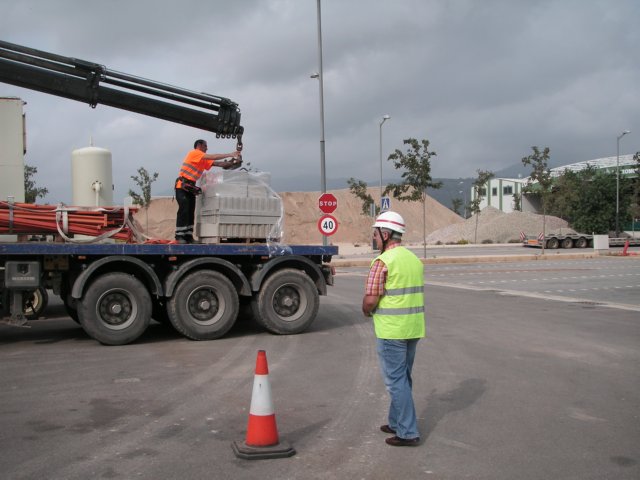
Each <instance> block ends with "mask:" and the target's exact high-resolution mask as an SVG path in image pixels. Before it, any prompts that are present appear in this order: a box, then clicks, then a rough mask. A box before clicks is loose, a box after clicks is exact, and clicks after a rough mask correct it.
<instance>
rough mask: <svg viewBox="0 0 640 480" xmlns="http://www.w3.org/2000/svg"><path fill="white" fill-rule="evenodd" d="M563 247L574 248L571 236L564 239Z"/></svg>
mask: <svg viewBox="0 0 640 480" xmlns="http://www.w3.org/2000/svg"><path fill="white" fill-rule="evenodd" d="M562 248H573V240H572V239H570V238H565V239H564V240H562Z"/></svg>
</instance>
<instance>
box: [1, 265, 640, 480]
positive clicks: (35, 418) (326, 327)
mask: <svg viewBox="0 0 640 480" xmlns="http://www.w3.org/2000/svg"><path fill="white" fill-rule="evenodd" d="M594 260H598V261H599V259H594ZM609 260H610V261H619V262H620V263H619V265H622V264H623V263H624V262H626V263H628V264H631V265H633V267H631V268H633V269H634V270H631V271H630V272H626V273H633V272H636V274H637V272H638V268H640V262H638V261H634V260H632V259H619V258H612V259H609ZM572 261H575V260H572ZM538 263H539V264H540V266H544V265H542V264H543V263H544V264H545V265H546V266H547V267H548V266H549V263H547V262H526V265H524V266H521V265H519V264H515V265H516V268H514V269H512V270H509V268H510V267H509V265H513V264H503V263H501V264H483V265H481V266H479V267H482V269H481V270H477V271H474V268H472V267H470V266H469V265H463V266H461V267H460V268H461V270H456V269H445V268H443V267H444V266H436V265H428V266H426V267H425V272H426V274H425V281H426V287H425V291H426V294H427V311H428V314H427V317H428V320H427V332H428V338H427V339H426V340H424V341H422V342H421V344H420V346H419V347H418V354H417V358H416V363H415V367H414V395H415V399H416V405H417V409H418V417H419V427H420V430H421V432H422V443H421V445H420V446H419V447H417V448H393V447H389V446H387V445H385V443H384V438H385V435H384V434H383V433H381V432H379V431H378V426H379V425H381V424H382V423H386V422H385V414H386V409H387V406H388V398H387V395H386V392H385V391H384V387H383V385H382V382H381V379H380V374H379V372H378V364H377V358H376V353H375V342H374V337H373V332H372V328H371V324H370V321H369V320H368V319H366V318H364V317H362V315H361V313H360V300H361V296H362V291H363V282H364V275H365V272H366V269H365V268H346V267H339V268H338V272H337V277H336V285H335V286H334V287H332V288H331V289H330V292H329V296H328V297H322V298H321V308H320V313H319V316H318V319H317V321H316V322H315V323H314V325H313V326H312V328H311V329H310V330H309V331H308V332H306V333H305V334H302V335H296V336H274V335H269V334H266V333H264V332H262V331H260V330H259V329H258V328H257V327H255V326H254V325H253V324H250V323H247V322H240V323H239V324H238V325H237V326H236V327H234V329H233V330H232V331H231V332H230V334H229V335H227V336H226V337H225V338H223V339H220V340H216V341H211V342H193V341H189V340H186V339H183V338H181V337H180V336H178V335H177V334H175V333H174V332H172V331H171V330H170V329H169V328H167V327H164V326H162V325H159V324H154V325H152V327H151V328H150V330H149V331H148V332H147V333H146V334H145V335H144V336H143V337H142V338H141V340H140V341H139V342H137V343H135V344H132V345H127V346H121V347H105V346H101V345H99V344H97V343H96V342H94V341H93V340H91V339H89V338H88V337H86V335H85V334H84V333H83V331H82V330H81V329H80V328H79V327H78V326H77V325H76V324H75V323H73V321H71V320H70V319H68V318H67V317H65V316H64V312H63V309H62V307H61V306H60V305H59V304H58V305H53V306H52V307H51V308H50V309H49V310H48V313H47V316H48V318H47V319H44V320H39V321H37V322H34V323H33V327H32V328H31V329H16V328H10V327H6V326H0V359H1V360H2V369H1V370H0V385H1V386H2V388H0V472H3V475H2V476H3V478H11V479H36V478H37V479H41V478H50V479H63V478H64V479H86V478H115V479H131V478H141V479H159V480H162V479H173V478H194V479H200V478H203V479H204V478H207V479H210V478H234V479H244V478H247V479H255V478H278V479H286V478H312V479H316V478H317V479H324V478H330V479H333V478H336V479H342V478H348V479H351V478H363V479H364V478H367V479H389V478H426V479H463V478H472V479H514V478H517V479H525V480H526V479H550V478H553V479H581V480H582V479H587V480H588V479H594V480H595V479H603V478H611V479H623V480H624V479H630V480H631V479H638V478H640V413H639V412H640V408H639V407H640V382H639V381H638V380H639V378H638V376H639V374H638V372H639V371H640V370H639V368H638V367H640V348H639V345H640V322H639V321H638V312H637V310H633V309H630V308H627V307H626V306H628V305H632V306H633V305H638V297H639V295H638V292H639V290H638V289H637V287H636V289H635V291H632V292H631V297H632V298H635V299H636V300H635V302H634V301H630V300H629V299H628V298H626V297H625V298H624V299H622V300H620V301H619V302H618V300H617V299H616V301H615V302H609V303H620V305H622V307H619V308H618V307H612V305H609V304H605V303H604V302H600V301H596V300H594V301H581V300H583V299H588V297H587V296H586V295H587V294H586V293H585V294H584V296H583V294H580V295H579V296H576V297H578V298H575V299H573V300H572V299H568V297H566V298H564V299H563V300H562V301H557V300H555V299H553V298H552V295H550V294H545V293H544V292H543V291H541V292H538V291H536V292H535V293H536V295H532V296H530V295H528V292H526V291H523V292H522V293H521V294H516V293H513V292H516V291H517V290H516V287H517V285H518V281H517V279H519V278H524V277H519V276H518V275H529V276H530V278H533V277H534V276H538V277H540V276H541V275H544V276H545V277H544V278H546V276H547V275H559V274H561V273H562V271H564V272H565V274H566V272H569V271H570V270H571V267H566V266H562V265H555V266H552V268H554V269H557V271H553V272H548V271H539V272H538V271H529V272H524V270H533V268H531V264H538ZM573 265H574V267H573V268H577V267H576V265H578V264H577V263H576V264H573ZM591 265H592V266H591V267H580V268H581V269H582V268H588V269H589V270H591V272H592V273H593V274H595V273H597V272H598V271H605V270H606V269H610V268H612V267H609V266H606V265H598V266H596V265H595V264H591ZM436 267H437V268H436ZM441 267H442V268H441ZM518 269H519V270H520V273H518ZM611 271H613V270H611ZM571 275H573V273H572V274H571ZM575 276H579V275H575ZM540 278H543V277H540ZM630 278H634V277H633V276H631V277H630ZM635 278H636V283H635V284H636V285H637V284H638V282H637V277H635ZM503 279H505V280H507V279H511V280H510V283H508V284H506V285H499V286H498V288H496V287H497V286H496V285H492V284H489V285H488V286H486V285H484V284H478V283H475V282H479V281H483V282H487V281H488V282H490V281H492V280H503ZM572 281H574V279H572ZM585 281H587V280H585ZM436 283H440V284H438V285H436ZM539 283H540V284H541V285H544V284H545V283H546V284H548V283H549V282H548V281H546V282H545V281H540V282H539ZM560 283H566V280H565V281H564V282H560ZM442 284H446V285H442ZM556 293H557V292H554V294H553V295H555V294H556ZM572 295H573V294H572ZM259 349H264V350H266V351H267V358H268V361H269V378H270V382H271V388H272V392H273V401H274V405H275V411H276V417H277V422H278V430H279V433H280V436H281V438H283V439H285V440H287V441H289V442H291V443H292V444H293V446H294V447H295V449H296V450H297V454H296V455H295V456H293V457H291V458H286V459H277V460H260V461H248V460H242V459H238V458H236V457H235V456H234V455H233V452H232V450H231V447H230V445H231V442H232V441H239V440H242V439H243V438H244V432H245V429H246V424H247V418H248V410H249V405H250V401H251V385H252V382H253V369H254V366H255V357H256V352H257V350H259Z"/></svg>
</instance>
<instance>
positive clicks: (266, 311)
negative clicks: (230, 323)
mask: <svg viewBox="0 0 640 480" xmlns="http://www.w3.org/2000/svg"><path fill="white" fill-rule="evenodd" d="M319 304H320V299H319V295H318V289H317V288H316V286H315V284H314V283H313V281H312V280H311V278H309V276H308V275H307V274H306V273H304V272H302V271H300V270H294V269H283V270H280V271H279V272H276V273H274V274H273V275H271V276H270V277H269V278H267V280H266V281H265V282H264V285H263V286H262V288H261V289H260V292H259V294H258V298H257V302H256V307H257V312H256V313H257V315H256V320H257V321H258V323H260V324H261V325H264V327H265V328H266V329H267V330H269V331H270V332H271V333H277V334H281V335H290V334H295V333H300V332H303V331H305V330H306V329H307V328H309V326H310V325H311V324H312V323H313V321H314V320H315V318H316V315H317V313H318V306H319Z"/></svg>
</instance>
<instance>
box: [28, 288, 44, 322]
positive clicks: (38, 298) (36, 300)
mask: <svg viewBox="0 0 640 480" xmlns="http://www.w3.org/2000/svg"><path fill="white" fill-rule="evenodd" d="M48 303H49V294H48V293H47V290H46V289H45V288H43V287H38V288H36V289H35V290H33V291H31V292H25V293H24V294H23V297H22V313H23V314H24V316H25V317H27V319H29V320H35V319H36V318H38V317H39V316H40V315H41V314H42V312H44V309H45V308H47V304H48Z"/></svg>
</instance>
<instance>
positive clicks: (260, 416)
mask: <svg viewBox="0 0 640 480" xmlns="http://www.w3.org/2000/svg"><path fill="white" fill-rule="evenodd" d="M231 448H232V449H233V452H234V453H235V454H236V457H238V458H244V459H247V460H260V459H263V458H284V457H291V456H293V455H295V453H296V451H295V450H294V449H293V447H292V446H291V445H290V444H289V443H288V442H284V441H280V437H279V435H278V427H277V426H276V414H275V412H274V408H273V401H272V399H271V386H270V384H269V367H268V365H267V354H266V352H265V351H264V350H258V357H257V358H256V370H255V376H254V378H253V393H252V394H251V408H250V409H249V423H248V425H247V436H246V438H245V441H244V442H232V443H231Z"/></svg>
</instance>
